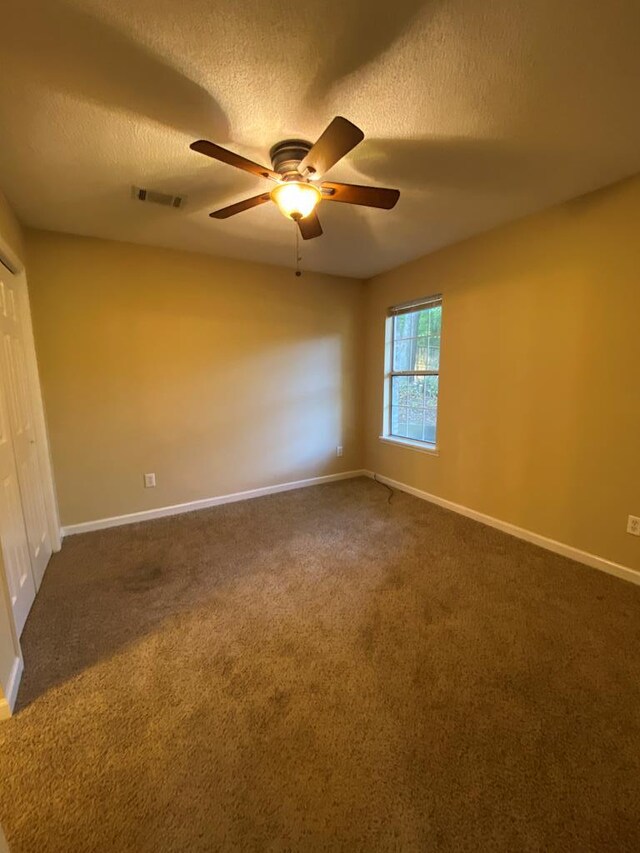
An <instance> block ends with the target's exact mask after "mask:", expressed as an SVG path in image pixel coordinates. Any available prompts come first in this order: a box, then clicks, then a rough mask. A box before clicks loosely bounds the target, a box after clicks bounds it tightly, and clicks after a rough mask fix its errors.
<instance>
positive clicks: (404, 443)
mask: <svg viewBox="0 0 640 853" xmlns="http://www.w3.org/2000/svg"><path fill="white" fill-rule="evenodd" d="M378 440H379V441H384V442H385V444H396V445H397V446H398V447H410V448H411V449H412V450H418V451H420V453H428V454H429V455H430V456H440V451H439V450H438V446H437V445H436V444H429V442H428V441H417V440H416V441H414V440H413V439H411V438H399V437H398V436H396V435H393V436H391V435H379V436H378Z"/></svg>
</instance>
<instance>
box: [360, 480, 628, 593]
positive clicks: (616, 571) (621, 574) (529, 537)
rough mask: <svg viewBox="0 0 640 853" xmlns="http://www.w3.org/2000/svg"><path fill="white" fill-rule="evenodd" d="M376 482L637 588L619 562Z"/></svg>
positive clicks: (390, 482) (427, 495)
mask: <svg viewBox="0 0 640 853" xmlns="http://www.w3.org/2000/svg"><path fill="white" fill-rule="evenodd" d="M364 473H365V474H366V476H367V477H373V476H374V474H373V471H365V472H364ZM375 476H376V479H377V480H379V481H380V482H381V483H386V485H387V486H391V487H392V488H394V489H398V490H399V491H401V492H407V493H408V494H410V495H414V496H415V497H416V498H421V499H422V500H423V501H429V502H430V503H433V504H437V505H438V506H441V507H443V508H444V509H449V510H451V511H452V512H457V513H459V514H460V515H465V516H466V517H467V518H472V519H474V521H479V522H481V523H482V524H486V525H488V526H489V527H495V528H496V530H501V531H502V532H503V533H508V534H509V535H510V536H515V537H516V538H517V539H524V541H525V542H531V543H532V544H533V545H538V546H539V547H540V548H545V549H546V550H547V551H553V553H554V554H561V555H562V556H563V557H569V559H570V560H576V561H577V562H578V563H584V565H585V566H590V567H591V568H592V569H599V570H600V571H601V572H607V574H610V575H615V576H616V577H618V578H622V580H626V581H630V582H631V583H635V584H639V585H640V572H639V571H636V570H635V569H632V568H630V567H629V566H622V565H621V564H620V563H613V562H612V561H611V560H606V559H605V558H604V557H598V556H596V555H595V554H589V553H588V552H587V551H581V550H580V549H579V548H574V547H573V546H572V545H566V544H565V543H564V542H557V541H556V540H555V539H548V538H547V537H546V536H541V535H540V534H539V533H534V532H533V531H531V530H525V528H523V527H517V526H516V525H515V524H510V523H509V522H508V521H501V520H500V519H499V518H493V517H492V516H491V515H485V513H483V512H478V511H477V510H475V509H470V508H469V507H467V506H463V505H462V504H457V503H454V502H453V501H448V500H446V499H445V498H440V497H438V496H437V495H432V494H430V493H429V492H423V491H422V489H416V488H414V487H413V486H407V485H406V484H405V483H399V482H398V481H397V480H392V479H390V478H389V477H383V476H381V475H380V474H376V475H375Z"/></svg>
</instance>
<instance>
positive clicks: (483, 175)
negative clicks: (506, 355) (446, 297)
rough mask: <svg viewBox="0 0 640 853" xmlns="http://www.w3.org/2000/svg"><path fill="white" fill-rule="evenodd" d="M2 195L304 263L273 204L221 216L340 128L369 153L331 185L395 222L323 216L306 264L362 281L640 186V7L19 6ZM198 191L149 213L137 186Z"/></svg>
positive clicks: (1, 94) (10, 38) (8, 35)
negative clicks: (382, 204) (386, 191)
mask: <svg viewBox="0 0 640 853" xmlns="http://www.w3.org/2000/svg"><path fill="white" fill-rule="evenodd" d="M1 20H2V37H1V39H2V40H1V43H0V57H1V59H0V61H1V62H2V74H1V75H0V186H1V187H2V188H3V190H4V192H5V194H6V195H7V197H8V199H9V201H10V202H11V204H12V205H13V207H14V209H15V211H16V213H17V214H18V216H19V217H20V219H21V220H22V221H23V222H24V223H25V224H27V225H31V226H34V227H38V228H48V229H52V230H59V231H67V232H73V233H77V234H87V235H95V236H100V237H107V238H113V239H120V240H129V241H132V242H139V243H150V244H157V245H163V246H173V247H176V248H183V249H192V250H197V251H204V252H210V253H212V254H219V255H228V256H234V257H241V258H246V259H251V260H257V261H265V262H268V263H282V264H287V265H291V264H292V263H293V261H294V228H295V226H293V225H292V224H291V223H289V222H287V221H286V220H285V219H284V218H283V217H282V215H281V214H280V213H279V212H278V210H277V209H276V208H275V206H274V205H271V204H269V205H264V206H263V207H261V208H256V209H254V210H251V211H247V212H245V213H242V214H240V215H238V216H237V217H235V218H233V219H230V220H226V221H214V220H211V219H210V218H209V217H208V216H207V214H208V212H209V211H210V210H213V209H214V208H215V207H219V206H222V205H225V204H230V203H232V202H234V201H237V200H239V199H241V198H243V197H245V196H249V195H255V194H257V193H259V192H261V191H264V190H265V189H268V188H270V186H271V185H270V184H269V183H268V182H267V181H264V182H263V181H261V180H260V179H257V178H253V177H252V176H250V175H248V174H244V173H242V172H239V171H237V170H235V169H232V168H231V167H228V166H224V165H222V164H217V163H215V162H214V161H210V160H207V159H206V158H205V157H203V156H202V155H199V154H196V153H194V152H192V151H190V150H189V143H190V142H191V141H192V140H193V139H197V138H200V137H203V138H206V139H210V140H212V141H215V142H218V143H220V144H222V145H226V146H228V147H229V148H232V149H233V150H235V151H238V152H239V153H241V154H244V155H245V156H248V157H250V158H252V159H256V160H258V161H262V162H265V163H267V165H268V152H269V148H270V146H271V145H272V144H273V143H274V142H276V141H278V140H280V139H282V138H285V137H289V136H302V137H305V138H308V139H311V140H313V139H315V138H316V137H317V136H318V135H319V134H320V132H321V131H322V130H323V128H324V127H325V125H326V124H327V123H328V122H329V120H330V119H331V118H332V117H333V116H334V115H344V116H346V117H347V118H349V119H350V120H351V121H353V122H355V123H356V124H357V125H359V126H360V127H361V128H362V129H363V130H364V132H365V134H366V139H365V141H364V142H363V143H361V145H359V146H358V147H357V148H356V149H355V150H354V151H353V152H352V153H351V155H349V157H348V158H347V159H346V160H344V161H342V162H341V163H339V164H338V165H337V166H336V167H335V168H334V169H333V170H331V172H330V173H329V175H330V177H331V178H332V179H334V180H344V181H348V182H354V183H377V184H381V185H386V186H391V187H397V188H399V189H400V190H401V192H402V195H401V198H400V201H399V202H398V205H397V207H396V208H395V209H394V210H392V211H379V210H368V209H364V208H356V207H351V206H347V205H340V204H330V203H323V204H321V206H320V209H319V213H320V218H321V220H322V224H323V226H324V230H325V234H324V236H322V237H321V238H319V239H317V240H314V241H311V242H309V243H305V244H304V245H303V264H304V266H305V267H306V268H308V269H315V270H322V271H325V272H331V273H339V274H346V275H353V276H358V277H368V276H370V275H373V274H375V273H378V272H380V271H383V270H386V269H389V268H391V267H394V266H396V265H398V264H400V263H402V262H404V261H407V260H410V259H412V258H415V257H417V256H419V255H422V254H425V253H426V252H429V251H432V250H433V249H436V248H438V247H440V246H443V245H446V244H449V243H453V242H455V241H458V240H460V239H463V238H465V237H467V236H469V235H471V234H474V233H477V232H480V231H484V230H486V229H488V228H491V227H493V226H494V225H497V224H499V223H501V222H505V221H508V220H510V219H515V218H517V217H519V216H522V215H524V214H527V213H529V212H532V211H534V210H538V209H541V208H544V207H547V206H549V205H550V204H553V203H555V202H558V201H561V200H565V199H567V198H570V197H573V196H576V195H580V194H581V193H584V192H587V191H589V190H592V189H595V188H596V187H599V186H602V185H604V184H607V183H611V182H613V181H615V180H617V179H619V178H622V177H625V176H627V175H629V174H632V173H635V172H637V171H639V170H640V110H639V109H638V106H639V103H640V99H639V96H640V3H639V2H638V0H606V2H603V0H490V2H478V0H424V2H420V1H419V0H393V2H384V3H381V2H377V0H373V2H365V0H304V2H299V0H296V2H293V0H269V2H265V0H181V2H176V0H109V2H108V3H105V2H104V0H76V2H70V0H4V2H3V4H2V15H1ZM133 184H135V185H138V186H143V187H149V188H153V189H159V190H164V191H167V192H171V193H176V194H184V195H186V196H187V203H186V205H185V207H184V208H183V209H181V210H174V209H164V208H161V207H157V206H153V205H147V204H142V203H140V202H138V201H134V200H133V199H132V197H131V186H132V185H133Z"/></svg>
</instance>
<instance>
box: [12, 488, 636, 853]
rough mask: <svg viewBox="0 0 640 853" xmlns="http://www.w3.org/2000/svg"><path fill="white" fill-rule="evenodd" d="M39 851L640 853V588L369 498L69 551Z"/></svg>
mask: <svg viewBox="0 0 640 853" xmlns="http://www.w3.org/2000/svg"><path fill="white" fill-rule="evenodd" d="M23 639H24V652H25V660H26V673H25V676H24V680H23V685H22V688H21V691H20V696H19V712H18V713H17V715H16V716H15V717H14V718H13V719H12V720H10V721H9V722H7V723H6V724H2V725H0V768H1V771H0V820H1V821H2V823H3V825H4V827H5V832H6V834H7V837H8V840H9V842H10V844H11V845H12V851H13V853H20V851H38V853H46V851H65V853H69V851H114V852H115V851H118V852H119V851H155V853H158V851H205V850H206V851H285V850H290V851H316V850H327V851H418V850H419V851H483V853H484V851H509V853H520V851H563V853H565V851H581V853H582V851H631V850H634V851H637V850H638V849H640V825H639V820H640V818H639V814H640V812H639V806H640V653H639V650H640V588H638V587H635V586H633V585H631V584H629V583H625V582H624V581H620V580H617V579H615V578H613V577H609V576H607V575H605V574H602V573H600V572H597V571H594V570H591V569H588V568H586V567H584V566H581V565H578V564H576V563H573V562H571V561H569V560H566V559H563V558H561V557H556V556H554V555H552V554H549V553H547V552H545V551H542V550H540V549H538V548H536V547H534V546H531V545H528V544H526V543H524V542H520V541H518V540H516V539H513V538H511V537H509V536H506V535H504V534H502V533H499V532H498V531H495V530H491V529H490V528H487V527H484V526H482V525H480V524H477V523H475V522H473V521H470V520H468V519H465V518H462V517H460V516H457V515H454V514H452V513H449V512H446V511H444V510H441V509H439V508H437V507H434V506H431V505H429V504H427V503H424V502H422V501H419V500H417V499H415V498H413V497H410V496H408V495H405V494H402V493H396V494H395V496H394V498H393V500H392V502H391V504H388V503H387V491H386V490H385V489H384V487H382V486H380V485H378V484H376V483H373V482H372V481H369V480H364V479H361V480H353V481H345V482H342V483H335V484H331V485H327V486H319V487H315V488H310V489H304V490H301V491H298V492H288V493H284V494H280V495H274V496H272V497H267V498H262V499H259V500H253V501H247V502H245V503H239V504H232V505H228V506H223V507H218V508H216V509H212V510H207V511H204V512H198V513H192V514H190V515H183V516H179V517H175V518H169V519H163V520H160V521H155V522H150V523H146V524H140V525H136V526H132V527H126V528H119V529H114V530H109V531H104V532H98V533H91V534H86V535H83V536H74V537H70V538H69V539H68V540H67V541H66V542H65V544H64V547H63V550H62V552H61V553H60V554H58V555H56V556H55V557H54V558H53V560H52V563H51V565H50V567H49V569H48V572H47V575H46V578H45V581H44V584H43V586H42V590H41V592H40V595H39V597H38V599H37V601H36V604H35V605H34V608H33V611H32V614H31V616H30V617H29V620H28V624H27V626H26V629H25V632H24V636H23Z"/></svg>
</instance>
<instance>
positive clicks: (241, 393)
mask: <svg viewBox="0 0 640 853" xmlns="http://www.w3.org/2000/svg"><path fill="white" fill-rule="evenodd" d="M27 252H28V268H29V289H30V295H31V301H32V312H33V322H34V329H35V336H36V348H37V354H38V363H39V367H40V374H41V379H42V385H43V392H44V400H45V409H46V414H47V422H48V426H49V433H50V439H51V445H52V455H53V462H54V471H55V476H56V485H57V490H58V496H59V501H60V512H61V518H62V523H63V524H67V525H68V524H74V523H77V522H82V521H87V520H93V519H98V518H103V517H109V516H114V515H122V514H125V513H130V512H136V511H139V510H146V509H150V508H154V507H160V506H167V505H172V504H177V503H183V502H187V501H193V500H198V499H202V498H208V497H212V496H217V495H224V494H228V493H231V492H238V491H243V490H246V489H254V488H258V487H261V486H268V485H273V484H277V483H283V482H288V481H292V480H299V479H303V478H307V477H315V476H319V475H324V474H330V473H335V472H339V471H347V470H350V469H354V468H359V467H361V465H362V459H361V444H362V442H361V434H360V427H359V423H358V417H359V412H360V410H361V405H359V403H360V394H361V385H362V383H361V382H360V381H358V377H357V373H358V371H359V370H360V359H359V355H360V352H361V339H360V320H361V316H362V306H363V285H362V283H361V282H358V281H354V280H351V279H343V278H336V277H332V276H325V275H315V274H311V273H305V274H303V276H302V277H301V278H296V277H295V276H294V274H293V272H291V271H288V270H284V269H280V268H277V267H268V266H262V265H257V264H249V263H243V262H240V261H232V260H223V259H215V258H212V257H210V256H205V255H196V254H191V253H186V252H177V251H171V250H161V249H155V248H148V247H142V246H134V245H130V244H124V243H116V242H110V241H105V240H97V239H89V238H83V237H73V236H68V235H61V234H53V233H48V232H37V231H28V232H27ZM337 445H343V446H344V456H343V457H342V458H341V459H338V458H336V446H337ZM151 471H153V472H155V473H156V476H157V483H158V485H157V487H156V488H155V489H144V488H143V476H142V475H143V472H151Z"/></svg>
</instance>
